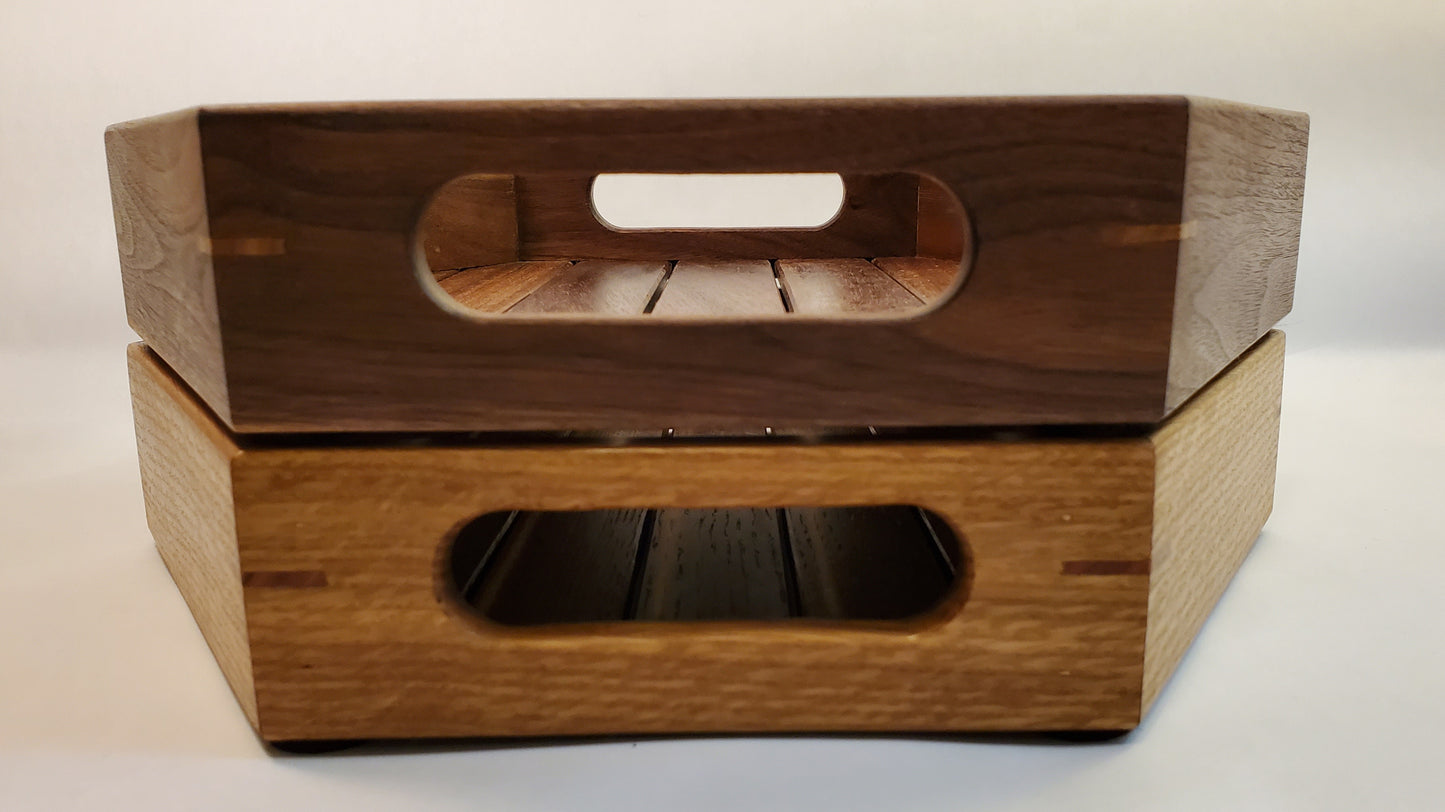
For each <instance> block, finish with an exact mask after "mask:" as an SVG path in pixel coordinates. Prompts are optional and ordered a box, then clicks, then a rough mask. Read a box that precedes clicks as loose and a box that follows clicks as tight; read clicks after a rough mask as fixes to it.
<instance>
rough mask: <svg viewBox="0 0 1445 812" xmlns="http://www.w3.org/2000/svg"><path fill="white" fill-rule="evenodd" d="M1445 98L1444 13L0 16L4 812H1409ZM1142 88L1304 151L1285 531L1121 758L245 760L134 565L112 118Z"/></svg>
mask: <svg viewBox="0 0 1445 812" xmlns="http://www.w3.org/2000/svg"><path fill="white" fill-rule="evenodd" d="M1442 85H1445V3H1441V2H1438V0H1435V1H1433V2H1432V1H1431V0H1420V1H1419V2H1394V3H1389V2H1375V3H1368V4H1367V3H1348V2H1339V1H1338V0H1331V1H1329V2H1296V3H1286V2H1266V1H1263V0H1209V1H1208V2H1176V3H1163V2H1158V1H1157V0H1153V2H1150V1H1148V0H1140V1H1139V2H1105V1H1103V0H1068V1H1065V2H1041V1H1040V0H1011V1H1010V2H982V1H981V0H980V1H979V2H972V3H970V2H960V1H959V0H947V1H943V2H882V1H881V0H868V1H866V2H858V1H857V0H832V2H826V3H824V2H815V3H807V2H796V1H795V0H768V1H767V2H751V1H750V0H732V1H731V2H726V3H702V2H685V1H684V0H671V2H625V1H623V0H612V1H611V2H595V3H571V4H567V3H559V2H547V1H546V0H516V2H510V3H496V2H476V3H464V2H437V1H435V0H405V2H402V1H400V0H391V2H368V1H366V0H352V2H328V3H307V2H302V1H301V0H290V1H289V2H275V1H274V0H231V2H226V3H204V2H198V0H130V1H129V2H83V1H82V0H49V1H48V2H26V1H25V0H3V2H0V556H3V557H4V560H3V561H0V578H3V579H4V580H3V581H0V807H5V808H24V807H31V806H46V807H54V806H68V805H76V806H80V805H94V804H96V803H105V804H106V805H107V806H112V807H114V806H116V805H118V804H120V803H121V802H123V801H127V800H130V801H133V802H134V803H135V804H136V805H137V807H138V808H157V807H170V806H174V807H177V808H196V807H197V806H199V805H201V803H202V801H201V800H200V799H202V798H203V799H204V801H203V802H204V804H205V805H206V806H210V807H212V808H218V807H222V806H234V807H236V808H247V807H254V806H256V805H260V804H267V805H271V806H278V805H279V806H283V807H288V806H302V807H312V806H317V805H329V804H346V805H348V806H349V808H352V809H358V808H371V807H378V808H380V807H389V806H398V807H406V806H408V805H411V804H413V803H421V804H425V805H445V806H458V807H464V808H467V807H470V808H475V807H478V806H482V807H498V808H502V807H507V808H511V807H517V808H520V807H530V806H549V807H558V806H589V807H616V808H624V807H625V808H633V806H634V805H636V804H641V805H647V804H648V802H652V803H656V804H657V805H658V806H659V808H662V807H669V808H672V807H677V806H683V805H690V806H699V807H725V806H728V805H731V804H733V803H740V804H746V805H747V806H749V807H754V808H761V807H780V808H798V807H799V806H803V805H806V804H807V802H809V801H812V802H816V803H817V804H820V805H827V806H829V807H830V808H833V809H837V808H848V807H859V808H868V807H875V808H876V807H877V806H880V805H886V806H888V807H889V808H903V809H909V808H958V807H960V806H970V805H977V806H983V807H988V808H1038V807H1039V806H1041V805H1042V806H1056V805H1060V804H1064V803H1068V804H1070V805H1076V806H1078V807H1080V808H1101V809H1107V808H1119V807H1120V806H1122V807H1126V808H1161V806H1165V805H1167V806H1169V807H1170V808H1180V807H1197V808H1220V807H1223V806H1230V807H1232V808H1241V807H1245V808H1248V807H1257V808H1272V809H1280V808H1300V809H1318V808H1324V807H1331V806H1339V807H1340V808H1360V807H1362V806H1366V805H1368V806H1371V807H1373V808H1385V807H1399V808H1426V807H1428V806H1435V807H1436V808H1438V801H1435V802H1433V803H1432V801H1431V799H1432V798H1433V797H1434V796H1433V795H1432V793H1435V792H1437V791H1438V790H1440V788H1441V785H1440V779H1438V778H1436V777H1434V776H1435V772H1436V771H1437V770H1438V762H1439V758H1440V757H1441V756H1445V752H1442V746H1441V744H1440V741H1441V739H1440V738H1439V733H1438V731H1439V730H1440V728H1441V727H1442V726H1445V707H1442V700H1441V698H1440V697H1441V693H1442V692H1441V691H1440V686H1441V683H1442V682H1445V656H1442V654H1441V651H1440V649H1441V642H1440V641H1441V634H1440V631H1441V629H1440V619H1441V617H1442V616H1445V605H1442V602H1441V600H1440V599H1439V598H1438V597H1437V596H1436V595H1437V593H1439V592H1440V591H1441V590H1440V588H1439V586H1438V581H1439V578H1438V576H1437V575H1436V573H1439V572H1442V571H1445V555H1442V553H1441V552H1440V550H1441V547H1442V545H1441V544H1439V542H1440V541H1442V538H1441V537H1442V534H1445V533H1442V531H1441V530H1439V529H1438V526H1437V525H1436V518H1435V515H1434V513H1433V512H1432V509H1431V507H1430V506H1431V505H1433V504H1435V503H1437V502H1438V500H1439V498H1440V492H1441V491H1442V488H1445V466H1442V464H1441V460H1442V459H1445V432H1442V429H1441V423H1440V417H1441V414H1440V412H1441V409H1442V407H1445V312H1442V310H1445V274H1442V273H1441V264H1442V260H1441V257H1445V228H1442V226H1441V220H1442V218H1445V206H1442V203H1441V201H1442V190H1445V148H1442V133H1445V87H1442ZM1153 92H1161V93H1192V94H1201V95H1208V96H1217V97H1222V98H1227V99H1234V100H1239V101H1247V102H1254V103H1259V104H1265V105H1271V106H1277V107H1285V108H1291V109H1295V110H1302V111H1306V112H1308V113H1310V114H1311V116H1312V119H1313V120H1312V132H1311V141H1310V157H1309V177H1308V184H1307V192H1306V204H1305V222H1304V233H1303V244H1302V248H1301V254H1300V263H1299V281H1298V294H1297V297H1296V301H1295V311H1294V313H1293V314H1292V315H1291V316H1290V317H1289V318H1288V319H1287V320H1286V321H1285V323H1284V327H1285V329H1286V330H1287V331H1288V333H1289V337H1290V362H1289V364H1290V366H1289V372H1288V373H1287V378H1288V389H1287V395H1286V404H1285V420H1284V434H1283V438H1282V447H1281V458H1280V486H1279V488H1280V489H1279V498H1278V501H1277V503H1276V511H1275V515H1274V519H1273V520H1272V521H1271V524H1270V526H1269V528H1268V529H1267V530H1266V532H1265V535H1264V537H1263V539H1262V540H1261V542H1260V544H1259V546H1258V547H1257V548H1256V551H1255V553H1254V555H1253V556H1252V558H1251V560H1250V562H1249V563H1248V564H1247V565H1246V567H1245V570H1244V571H1243V573H1242V574H1241V576H1240V579H1239V580H1238V581H1237V582H1236V584H1235V586H1234V588H1232V589H1231V591H1230V593H1229V595H1228V596H1227V597H1226V600H1225V602H1224V603H1223V604H1222V605H1221V607H1220V609H1219V611H1218V612H1217V613H1216V614H1215V616H1214V618H1213V620H1211V623H1210V625H1209V627H1208V628H1207V629H1206V632H1205V635H1204V637H1203V638H1202V639H1201V641H1200V643H1199V645H1197V646H1196V648H1195V650H1194V653H1193V654H1191V657H1190V659H1189V660H1188V661H1186V666H1185V669H1184V670H1183V671H1182V672H1181V674H1180V676H1179V678H1178V679H1176V680H1175V682H1174V684H1173V685H1171V687H1170V690H1169V693H1168V694H1166V696H1165V697H1164V701H1163V702H1162V703H1161V706H1160V709H1159V711H1157V712H1156V714H1155V715H1154V716H1153V717H1151V719H1150V720H1149V722H1148V724H1146V726H1145V728H1144V729H1143V730H1141V731H1139V732H1138V733H1137V734H1135V735H1134V736H1133V737H1131V738H1130V739H1128V740H1126V741H1125V742H1123V743H1120V744H1115V745H1110V746H1100V747H1082V748H1080V747H1071V748H1059V747H1049V746H1041V745H1038V744H1010V743H1001V742H998V741H981V742H973V741H970V742H918V741H912V742H891V741H887V740H860V741H854V740H846V739H843V740H840V739H825V740H790V739H768V740H761V741H757V740H750V739H731V740H721V741H709V740H693V741H681V742H644V743H641V744H638V745H633V744H632V743H621V744H568V745H561V746H554V747H544V748H520V749H502V750H492V749H485V748H469V749H461V750H457V751H447V752H440V753H427V754H416V753H406V754H401V755H397V754H390V755H384V756H353V757H349V758H328V759H315V760H309V761H301V760H295V759H287V760H277V759H267V758H265V757H264V756H262V755H261V751H260V750H259V748H258V747H257V745H256V744H255V742H254V740H253V739H252V738H250V736H249V734H248V733H247V731H246V730H245V729H244V724H243V721H242V718H241V716H240V714H239V713H237V712H236V710H235V707H234V705H233V704H232V703H231V701H230V700H229V698H228V697H227V695H226V692H225V689H224V686H223V684H222V683H221V681H220V678H219V674H218V673H217V672H216V670H215V667H214V665H213V664H211V662H210V660H209V655H207V654H206V652H205V649H204V645H203V644H202V643H201V642H200V637H199V635H198V634H197V633H196V632H195V630H194V626H193V625H191V624H190V621H189V618H188V617H187V616H186V614H185V610H184V607H183V605H182V604H181V602H180V600H179V598H178V597H177V596H176V595H175V593H174V590H173V589H172V588H170V587H169V584H168V582H167V579H166V576H165V573H164V571H163V570H162V569H161V567H160V565H159V563H158V561H157V559H156V558H155V555H154V553H153V552H152V551H151V550H150V548H149V540H148V538H147V535H146V531H145V527H144V521H143V517H142V514H141V510H140V504H139V503H140V498H139V492H138V487H137V484H136V476H135V460H134V448H133V440H132V439H131V436H130V426H129V419H130V418H129V411H128V403H127V400H126V393H125V379H124V372H123V361H122V357H121V351H120V348H121V346H122V345H123V344H125V343H126V342H128V341H130V340H133V338H132V336H131V334H130V332H129V330H128V329H127V327H126V325H125V319H124V309H123V305H122V301H121V294H120V285H119V272H118V266H117V261H116V252H115V245H114V233H113V231H112V225H111V212H110V201H109V193H108V189H107V180H106V171H105V158H104V153H103V148H102V139H101V133H102V130H103V128H104V127H105V126H106V125H107V124H110V123H113V122H117V121H121V120H125V119H129V118H135V117H140V116H145V115H150V114H153V113H158V112H163V111H167V110H171V109H176V108H180V107H186V106H190V105H194V104H201V103H223V102H257V101H303V100H349V99H429V98H525V97H656V96H820V95H821V96H858V95H968V94H1032V93H1049V94H1060V93H1153ZM7 799H8V800H10V801H12V802H11V803H6V801H7Z"/></svg>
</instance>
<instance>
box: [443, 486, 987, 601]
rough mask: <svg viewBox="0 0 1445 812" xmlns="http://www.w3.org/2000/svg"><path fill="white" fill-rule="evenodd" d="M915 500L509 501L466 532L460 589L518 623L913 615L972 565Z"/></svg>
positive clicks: (453, 573) (459, 554) (459, 556)
mask: <svg viewBox="0 0 1445 812" xmlns="http://www.w3.org/2000/svg"><path fill="white" fill-rule="evenodd" d="M966 568H967V567H966V563H965V560H964V556H963V554H962V548H961V545H960V544H959V541H958V539H957V537H956V536H955V535H954V534H953V532H952V531H951V530H950V529H949V527H948V525H947V524H946V523H945V522H944V521H942V520H941V519H939V518H938V517H937V516H934V515H933V514H931V513H929V512H928V511H925V510H922V509H920V508H916V507H912V506H906V505H892V506H868V507H822V508H819V507H783V508H700V509H681V508H668V509H633V510H589V511H570V512H569V511H561V512H501V513H491V514H487V515H484V516H481V517H478V518H477V519H475V520H473V521H472V522H471V523H469V524H467V525H466V526H465V527H463V528H462V529H461V530H460V531H459V532H458V534H457V536H456V538H455V540H454V542H453V545H452V548H451V555H450V567H449V571H448V572H449V576H450V579H451V586H452V587H453V588H454V590H455V594H457V595H459V596H460V597H461V598H462V600H463V601H464V603H465V604H466V605H467V606H470V607H471V608H472V609H473V610H474V611H476V612H477V613H479V614H480V615H482V616H483V617H485V618H487V619H488V620H490V621H493V622H496V623H501V624H504V625H511V626H536V625H542V624H554V623H555V624H568V623H591V622H616V621H723V620H784V619H790V618H791V619H814V620H856V621H869V620H872V621H887V620H901V619H905V618H909V617H913V616H916V615H919V614H922V613H925V612H927V611H928V610H930V609H932V608H934V607H936V606H937V605H939V604H940V603H941V602H942V601H944V600H945V599H946V598H947V596H949V595H950V594H952V592H953V588H954V586H955V585H956V584H957V583H958V582H959V580H960V579H961V578H963V577H964V576H965V575H966V572H965V570H966Z"/></svg>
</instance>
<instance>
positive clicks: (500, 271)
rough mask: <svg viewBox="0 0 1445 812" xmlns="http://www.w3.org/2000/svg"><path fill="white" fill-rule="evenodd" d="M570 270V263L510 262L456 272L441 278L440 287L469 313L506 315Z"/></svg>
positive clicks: (439, 279)
mask: <svg viewBox="0 0 1445 812" xmlns="http://www.w3.org/2000/svg"><path fill="white" fill-rule="evenodd" d="M571 267H572V263H570V262H509V263H505V264H502V265H488V266H485V267H481V268H466V269H462V270H454V271H452V272H450V273H447V274H446V275H444V276H438V278H437V284H439V285H440V286H441V289H442V290H443V291H445V292H446V295H447V296H449V297H451V299H452V301H454V302H456V303H457V304H459V305H461V306H462V307H465V308H467V309H468V310H475V311H477V312H479V313H504V312H506V311H507V310H508V309H509V308H511V307H513V306H514V305H516V304H517V303H518V302H521V301H522V300H523V299H525V298H527V297H528V296H530V295H531V294H532V293H533V291H536V290H537V289H538V288H540V287H542V286H544V285H546V284H547V282H549V281H551V280H552V279H553V278H554V277H557V276H559V275H562V274H563V273H564V272H566V271H567V270H568V269H569V268H571Z"/></svg>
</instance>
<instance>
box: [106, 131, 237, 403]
mask: <svg viewBox="0 0 1445 812" xmlns="http://www.w3.org/2000/svg"><path fill="white" fill-rule="evenodd" d="M105 155H106V162H107V163H108V164H109V166H110V195H111V205H112V206H113V208H114V210H115V241H116V245H117V247H118V248H119V249H120V279H121V288H122V290H123V291H124V292H125V309H126V315H127V316H128V318H129V319H130V326H131V329H133V330H135V331H136V332H137V333H139V334H140V335H141V336H143V337H144V338H145V340H146V342H147V343H148V344H149V346H150V347H151V348H153V349H154V350H155V351H156V352H158V353H160V354H161V355H162V356H164V357H165V358H166V361H167V363H169V364H170V365H171V367H172V368H174V369H175V370H177V372H179V373H180V375H181V377H182V378H184V379H185V380H186V382H187V383H189V384H190V386H191V388H193V389H195V390H196V392H198V393H199V394H200V396H201V398H202V399H204V400H205V401H206V402H207V403H208V404H210V406H211V408H212V409H213V410H215V412H216V413H217V414H218V415H220V417H221V419H222V420H223V421H226V422H228V423H229V422H231V412H230V398H229V396H228V394H227V388H226V373H225V368H224V366H223V365H222V363H221V359H222V358H223V357H224V353H225V350H224V348H223V347H222V343H221V322H220V317H219V315H218V312H217V307H216V277H215V271H214V269H213V268H212V266H211V256H210V250H211V235H210V231H209V229H208V221H207V217H206V189H205V179H204V177H203V171H204V168H203V166H202V157H201V136H200V132H199V130H198V129H197V126H196V111H194V110H188V111H182V112H179V113H172V114H170V115H164V116H156V117H154V118H147V119H141V120H139V121H133V122H129V123H127V124H117V125H116V126H114V127H110V128H109V129H107V130H106V131H105Z"/></svg>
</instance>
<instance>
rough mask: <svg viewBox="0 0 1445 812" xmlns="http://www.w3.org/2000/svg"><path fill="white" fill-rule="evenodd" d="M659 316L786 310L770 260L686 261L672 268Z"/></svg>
mask: <svg viewBox="0 0 1445 812" xmlns="http://www.w3.org/2000/svg"><path fill="white" fill-rule="evenodd" d="M652 312H653V314H654V315H657V316H758V315H770V314H778V313H783V312H784V310H783V300H782V297H780V296H779V295H778V285H777V282H776V281H775V280H774V278H773V267H772V264H771V263H769V262H768V261H767V260H761V259H758V260H682V261H679V262H678V263H677V267H675V268H673V269H672V276H670V277H668V280H667V285H666V286H665V287H663V289H662V296H661V298H659V299H658V300H657V305H656V306H654V307H653V308H652Z"/></svg>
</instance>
